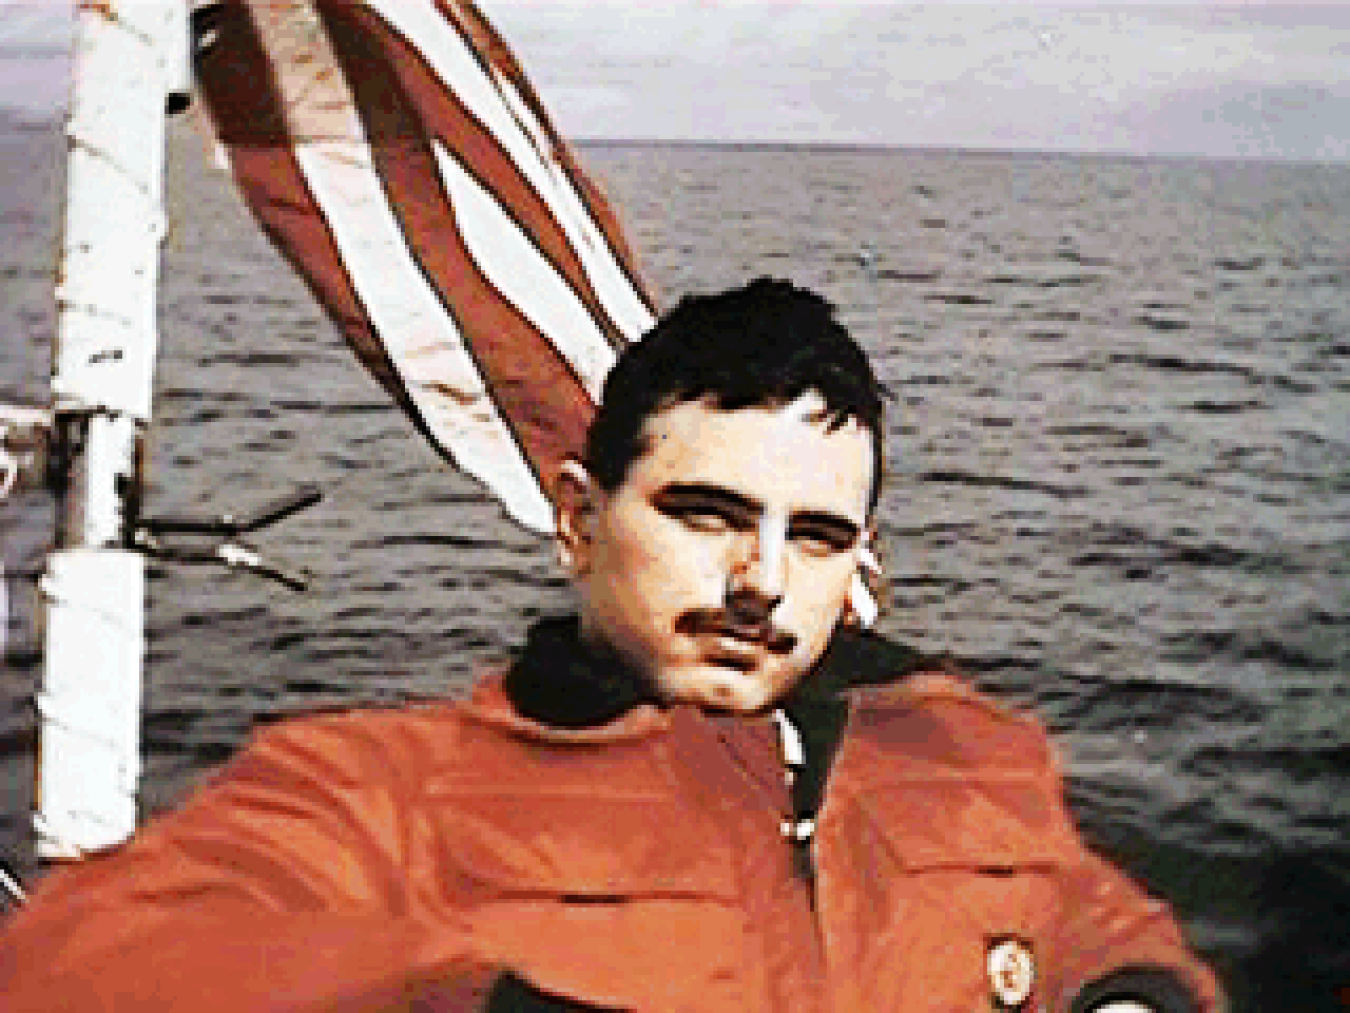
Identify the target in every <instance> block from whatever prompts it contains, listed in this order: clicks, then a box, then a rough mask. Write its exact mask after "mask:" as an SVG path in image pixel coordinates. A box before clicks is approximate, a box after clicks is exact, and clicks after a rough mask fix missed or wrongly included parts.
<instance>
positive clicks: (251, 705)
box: [0, 121, 1350, 1011]
mask: <svg viewBox="0 0 1350 1013" xmlns="http://www.w3.org/2000/svg"><path fill="white" fill-rule="evenodd" d="M61 153H62V142H61V139H60V135H59V131H58V130H57V129H56V128H55V127H53V126H51V125H44V126H23V125H21V124H18V123H16V122H12V121H6V122H3V123H0V400H10V401H13V400H25V401H29V402H35V403H41V402H43V401H45V399H46V396H47V391H46V376H47V370H48V361H49V346H50V341H51V338H52V334H53V331H54V309H53V306H52V279H53V266H54V261H55V252H54V251H55V237H56V234H57V230H58V227H59V218H58V206H59V194H60V171H61V168H60V158H61ZM582 154H583V159H584V161H585V162H586V164H587V165H588V166H590V167H591V168H592V169H593V170H594V172H595V173H596V174H597V175H598V176H599V177H600V178H601V179H602V180H603V181H604V183H605V185H606V186H607V188H608V189H609V191H610V193H611V196H612V198H613V200H614V201H615V203H616V204H617V205H618V207H619V209H620V211H621V213H622V216H623V217H624V219H625V221H626V222H627V225H628V228H629V236H630V239H631V240H632V241H633V243H634V244H635V246H636V247H637V249H638V251H639V253H640V255H641V259H642V261H643V263H644V265H645V268H646V270H647V273H648V276H649V277H650V278H651V279H653V281H654V282H655V285H656V288H657V290H658V291H659V293H660V295H661V297H662V300H663V302H666V303H669V302H671V301H673V300H674V299H675V298H676V297H678V295H679V294H681V293H683V292H686V291H691V290H707V289H715V288H720V287H724V286H726V285H729V284H732V283H736V282H739V281H742V280H746V279H749V278H751V277H754V276H756V275H760V274H771V275H777V276H782V277H789V278H792V279H793V280H795V281H797V282H799V283H802V284H806V285H810V286H812V287H814V288H817V289H818V290H819V291H821V292H822V293H823V294H825V295H826V296H827V297H829V298H830V299H831V300H833V301H834V302H835V303H836V304H838V306H839V307H840V312H841V316H842V317H843V319H844V320H845V321H846V322H847V323H848V324H849V325H850V326H851V327H852V329H853V330H854V332H855V333H856V334H857V335H858V337H859V338H860V339H861V341H862V342H863V343H864V344H865V345H866V346H867V348H868V349H869V350H870V351H871V353H872V354H873V356H874V357H875V360H876V362H877V365H878V368H879V370H880V372H881V374H882V376H883V379H884V381H885V382H886V383H887V385H888V386H889V387H890V389H891V390H892V392H893V393H894V395H895V400H894V402H893V404H892V407H891V412H890V423H889V425H890V447H889V461H888V465H889V473H888V477H887V481H886V486H885V490H884V493H883V499H882V506H881V520H882V533H883V549H884V552H885V557H886V563H887V570H888V574H889V578H890V583H891V597H892V601H891V603H890V606H889V608H888V610H887V611H886V613H885V614H884V615H883V618H882V620H881V621H880V624H879V626H880V628H881V630H882V631H883V632H885V633H887V634H889V635H891V636H893V637H896V638H899V639H902V640H905V641H907V642H910V643H912V644H913V645H915V646H917V647H919V648H921V649H924V650H928V651H943V652H948V653H950V654H952V655H953V656H955V657H956V658H957V659H959V661H960V662H961V663H962V665H963V666H964V667H965V669H966V670H967V671H968V672H969V673H970V674H971V676H972V678H974V679H975V680H976V681H978V683H979V684H980V685H981V686H983V687H984V688H986V689H987V690H989V691H990V692H991V693H994V694H996V695H998V696H999V697H1001V698H1003V699H1005V700H1007V701H1008V702H1010V703H1012V704H1014V705H1017V706H1022V707H1026V708H1028V709H1030V710H1032V711H1034V712H1035V713H1037V714H1038V715H1039V716H1040V717H1041V718H1042V720H1044V721H1045V722H1046V723H1047V724H1048V725H1049V726H1050V728H1051V729H1052V731H1053V732H1054V734H1055V738H1056V741H1057V743H1058V744H1059V746H1060V748H1061V751H1062V754H1063V758H1064V763H1065V766H1066V768H1067V771H1068V773H1069V784H1070V794H1071V800H1072V802H1073V805H1074V809H1075V813H1076V814H1077V816H1078V818H1079V820H1080V822H1081V824H1082V826H1083V828H1084V831H1085V832H1086V833H1087V834H1088V836H1089V837H1090V838H1091V839H1092V840H1093V841H1094V842H1095V843H1096V844H1097V845H1098V846H1099V847H1101V848H1102V849H1103V850H1105V851H1106V852H1107V853H1109V854H1111V855H1112V856H1114V857H1115V858H1116V859H1117V860H1118V861H1119V862H1121V863H1122V864H1123V865H1124V866H1125V867H1126V868H1128V869H1129V870H1130V871H1131V872H1132V873H1133V874H1134V875H1136V876H1138V877H1140V878H1141V879H1143V880H1144V881H1145V882H1146V883H1148V884H1149V885H1150V887H1152V888H1153V889H1154V890H1156V891H1158V892H1159V893H1161V894H1162V895H1163V896H1165V897H1167V898H1168V899H1169V900H1170V901H1171V902H1172V903H1173V904H1174V906H1175V907H1176V908H1177V910H1178V911H1179V912H1180V913H1181V915H1182V917H1183V918H1184V920H1185V922H1186V925H1187V927H1188V930H1189V931H1190V933H1191V935H1192V938H1193V939H1194V940H1195V942H1196V944H1197V946H1199V947H1200V948H1201V949H1202V950H1203V951H1204V952H1206V953H1207V954H1209V955H1210V956H1211V957H1212V958H1213V959H1214V961H1215V962H1216V964H1217V965H1218V966H1219V967H1220V968H1221V970H1222V971H1223V973H1224V975H1225V977H1226V979H1227V981H1228V984H1229V987H1230V990H1231V991H1232V994H1233V997H1234V1005H1235V1008H1236V1009H1238V1010H1253V1011H1255V1010H1260V1011H1275V1010H1299V1011H1303V1010H1314V1011H1315V1010H1321V1009H1328V1010H1330V1009H1337V1008H1341V1007H1340V1006H1339V1005H1338V1004H1337V1002H1336V1000H1335V999H1334V998H1333V995H1334V992H1335V990H1336V988H1337V987H1339V986H1343V985H1350V844H1348V843H1347V835H1348V834H1350V789H1348V787H1347V781H1348V780H1350V636H1347V633H1348V632H1350V463H1348V462H1350V165H1345V164H1325V165H1323V164H1281V163H1269V162H1267V163H1262V162H1223V161H1203V160H1196V161H1185V160H1149V159H1123V158H1088V157H1077V156H1074V157H1070V156H1052V155H1035V154H973V153H968V152H940V151H894V150H888V151H867V150H859V151H851V150H839V149H809V148H774V149H770V148H762V149H757V148H730V147H678V146H657V145H645V146H623V145H608V146H605V145H590V146H586V147H585V148H584V149H583V152H582ZM169 189H170V195H171V206H170V214H171V217H172V232H171V235H170V238H169V241H168V243H167V246H166V250H165V263H164V277H163V285H162V307H161V309H162V347H161V355H160V361H159V370H158V375H157V383H158V390H157V400H156V413H157V414H156V419H155V424H154V427H153V431H152V433H151V437H150V460H149V492H148V500H147V506H146V509H147V512H149V513H198V514H212V513H219V512H222V511H225V510H230V511H235V512H238V511H243V510H248V509H249V508H250V507H251V506H255V505H257V504H259V503H261V502H263V501H265V500H267V499H269V498H271V497H272V496H275V495H280V494H284V493H286V492H287V491H290V490H291V489H293V488H295V487H296V486H298V485H299V484H301V483H304V482H313V483H317V484H319V485H320V486H321V487H322V488H323V490H324V492H325V499H324V501H323V502H322V503H321V504H319V505H318V506H316V507H313V508H311V509H309V510H306V511H304V512H302V513H300V514H298V515H296V516H294V517H292V518H290V519H288V520H285V521H284V522H282V523H280V524H278V525H276V526H275V527H273V528H271V529H268V530H266V531H265V532H262V533H260V534H259V535H258V536H256V538H255V539H254V542H255V544H256V545H258V547H259V548H261V549H262V550H263V551H264V552H265V553H266V554H269V555H274V556H276V557H277V558H279V559H283V560H285V561H287V562H289V563H291V564H294V565H296V566H303V567H306V568H308V569H310V570H312V571H313V572H314V573H315V575H316V577H315V581H314V583H313V585H312V587H311V589H310V590H309V591H308V592H305V593H296V592H293V591H290V590H288V589H286V588H284V587H282V586H280V585H277V584H272V583H267V582H264V581H262V580H260V579H258V578H256V577H252V576H249V575H246V574H239V573H233V572H227V571H224V570H217V569H213V568H208V567H194V566H183V565H174V564H161V563H156V564H154V565H152V566H151V568H150V583H149V596H150V603H149V619H148V622H149V636H148V645H147V648H148V661H147V672H146V679H147V686H146V702H145V708H146V710H145V729H144V742H145V754H146V762H147V773H146V778H145V783H144V799H145V803H146V807H147V809H148V810H149V811H156V810H159V809H162V808H165V807H167V806H171V805H173V804H174V803H175V802H176V801H177V800H178V799H180V798H181V797H182V795H183V793H184V792H185V791H186V790H187V789H188V788H189V786H190V785H191V784H192V783H194V781H195V780H197V779H198V778H200V777H201V776H202V775H203V774H204V773H205V772H207V771H209V770H210V769H211V767H212V766H214V765H215V764H217V763H219V762H220V761H221V760H222V759H224V758H225V757H226V756H228V755H229V754H230V752H231V751H232V750H233V749H234V748H236V747H237V746H238V744H239V743H240V742H241V741H242V740H243V739H244V737H245V736H246V735H247V734H248V730H249V728H250V727H251V726H253V725H255V724H256V723H258V722H262V721H270V720H273V719H276V718H278V717H279V716H282V715H284V714H287V713H292V712H296V711H304V710H310V709H314V708H318V707H329V706H344V705H348V704H356V703H362V702H390V701H395V700H399V699H404V698H407V697H410V696H418V695H427V694H443V693H459V692H462V691H463V689H464V688H465V687H466V686H467V684H468V682H469V680H470V679H471V677H472V672H473V670H474V668H475V667H476V666H477V665H479V664H480V663H482V661H484V660H485V659H487V658H491V657H494V656H498V655H500V653H501V652H503V651H504V650H507V649H509V648H510V647H511V646H512V645H514V644H516V643H518V642H519V641H520V639H521V634H522V631H523V629H524V627H525V625H526V624H527V623H528V622H529V621H530V620H531V619H532V618H534V617H537V616H539V615H541V614H548V613H553V612H557V611H561V610H563V609H566V608H567V607H568V603H569V597H568V591H567V588H566V585H565V582H564V581H563V579H562V575H561V573H560V572H559V571H558V569H557V568H556V566H555V565H554V563H553V560H552V553H551V551H550V549H549V547H548V546H547V545H545V544H542V543H541V542H540V541H539V540H538V539H536V538H535V537H534V536H532V535H529V534H527V533H525V532H522V531H520V530H518V529H517V528H515V527H514V526H513V525H511V524H510V523H509V522H507V521H506V520H505V519H504V518H503V515H502V514H501V512H500V511H499V510H498V509H497V508H496V507H495V506H494V505H493V503H492V501H491V500H489V499H488V498H486V497H485V496H484V495H483V494H482V493H481V492H480V490H479V489H478V488H477V487H476V486H475V485H474V484H473V483H472V482H470V481H468V480H466V479H464V478H463V477H462V476H459V475H456V474H453V473H451V472H449V471H447V470H446V468H445V467H444V466H443V465H442V464H441V463H440V461H439V459H438V458H437V456H436V455H435V454H434V453H433V452H432V451H431V450H430V449H429V448H428V447H426V446H424V445H423V444H422V442H421V441H420V438H419V437H417V436H416V434H415V433H414V432H413V430H412V428H411V426H410V425H409V424H408V423H407V422H406V421H405V420H404V419H403V417H402V416H401V415H400V414H399V413H398V412H397V410H395V409H394V408H393V407H392V406H391V405H390V404H389V403H388V402H387V400H386V399H385V397H384V396H383V395H382V393H381V392H380V391H379V390H378V388H377V387H376V385H375V384H374V382H373V381H371V380H370V379H368V378H367V377H366V376H365V375H364V374H363V373H362V372H361V371H360V369H359V367H358V366H357V365H356V363H355V361H354V359H353V358H352V356H350V355H349V353H347V351H346V350H345V349H344V347H343V346H342V344H341V342H340V341H339V339H338V337H337V335H336V332H335V331H334V329H333V328H332V327H331V326H330V325H329V324H328V323H327V321H326V320H325V319H323V318H322V317H321V316H320V314H319V313H318V312H317V311H316V309H315V306H314V304H313V303H312V301H311V300H310V298H309V297H308V295H307V293H306V291H305V289H304V287H303V286H302V285H301V283H300V282H299V281H298V280H297V279H296V278H295V277H293V276H292V275H291V273H290V272H289V270H288V269H287V268H286V267H285V266H284V264H282V263H281V261H280V260H279V258H278V257H277V256H276V255H275V253H273V251H272V250H271V249H270V247H268V245H267V244H266V242H265V240H263V239H262V237H261V236H260V234H259V233H258V232H257V230H256V229H255V228H254V227H253V226H252V225H251V223H250V221H249V219H248V218H247V216H246V214H245V212H244V211H243V209H242V207H241V206H240V204H239V203H238V201H237V199H236V198H235V196H234V194H233V192H232V191H231V189H230V187H229V185H228V183H227V182H226V181H225V180H224V179H223V177H222V176H221V175H220V174H219V172H218V171H217V170H216V169H215V168H214V167H213V166H211V165H210V164H209V159H208V158H207V156H206V153H205V149H204V146H203V144H202V143H201V142H200V140H199V139H198V138H196V137H195V136H194V135H193V134H192V133H191V132H190V130H189V129H187V128H186V127H185V126H184V125H183V124H177V123H176V124H175V125H174V128H173V131H172V164H171V166H170V187H169ZM50 517H51V503H50V501H49V500H48V499H47V497H46V495H45V493H43V492H41V491H27V492H24V493H21V494H18V495H16V496H14V497H12V498H11V499H10V500H9V501H8V502H6V503H4V504H0V539H2V540H3V552H4V559H5V564H6V567H7V570H8V577H7V579H6V581H5V587H6V590H7V592H8V594H9V596H10V598H11V599H12V600H13V601H14V602H15V603H16V606H17V611H18V612H19V614H20V616H21V618H20V620H19V621H17V622H16V623H15V624H14V625H13V626H12V628H11V630H10V637H9V642H8V647H7V653H6V659H5V665H4V667H3V668H2V669H0V856H3V858H4V860H5V861H6V862H7V863H8V864H10V865H12V866H15V867H17V868H19V869H21V870H26V869H29V868H30V867H31V856H30V855H29V853H28V850H27V844H26V843H25V837H26V825H27V819H28V811H29V809H30V807H31V797H32V776H31V772H32V760H31V755H32V748H33V740H34V732H33V729H34V724H35V720H34V714H33V710H32V706H31V695H32V693H33V691H34V689H35V687H36V683H37V680H38V678H39V674H40V662H39V657H38V652H37V645H38V642H39V638H38V634H37V632H36V628H35V627H34V625H33V624H32V621H31V611H32V610H31V608H30V607H29V606H30V605H31V602H32V598H33V593H34V592H33V581H32V579H31V577H29V576H26V575H25V571H33V570H35V569H37V568H39V567H40V564H41V550H42V546H43V544H44V542H45V539H46V537H47V533H48V530H49V524H50ZM24 616H27V618H22V617H24Z"/></svg>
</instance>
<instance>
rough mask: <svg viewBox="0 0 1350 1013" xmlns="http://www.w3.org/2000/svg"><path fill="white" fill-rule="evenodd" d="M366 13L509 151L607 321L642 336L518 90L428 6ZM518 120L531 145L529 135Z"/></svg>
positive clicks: (385, 3) (412, 3) (637, 311)
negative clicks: (485, 65)
mask: <svg viewBox="0 0 1350 1013" xmlns="http://www.w3.org/2000/svg"><path fill="white" fill-rule="evenodd" d="M370 6H371V7H372V8H374V9H375V10H376V11H377V12H378V13H379V14H380V15H381V16H382V17H383V18H384V19H385V20H386V21H387V22H388V23H389V25H390V26H391V27H393V28H395V29H396V30H397V31H398V32H399V34H401V35H402V36H403V37H404V38H405V39H407V40H408V42H409V43H411V44H412V46H413V47H414V48H415V49H417V50H418V51H419V52H420V53H421V54H422V56H423V57H424V58H425V59H426V61H427V63H428V64H429V65H430V66H431V68H432V69H433V70H434V71H435V72H436V75H437V76H438V77H439V78H440V79H441V83H442V85H443V86H444V87H445V88H446V89H448V90H449V91H450V92H452V93H453V94H455V95H456V96H457V97H458V98H459V100H460V101H461V102H463V103H464V106H465V108H467V109H468V110H469V112H471V113H472V114H473V115H474V116H475V117H476V118H477V119H478V120H479V122H481V123H482V124H483V125H484V127H485V128H486V129H487V130H488V131H489V132H490V133H491V134H492V135H493V136H494V137H495V138H496V139H497V141H498V143H500V144H501V145H502V147H503V148H504V149H505V150H506V151H507V153H508V154H509V155H510V156H511V160H512V161H513V162H514V163H515V164H516V167H517V168H518V169H519V170H520V171H521V173H522V174H523V175H524V176H525V178H526V179H527V180H528V181H529V183H530V185H531V186H532V187H533V188H534V190H535V192H536V193H537V194H538V195H539V197H540V198H541V199H542V200H543V201H544V203H545V204H547V205H548V207H549V210H550V211H551V212H552V214H553V217H554V218H555V219H556V220H557V222H558V224H559V225H560V226H561V227H562V229H563V232H564V234H565V235H566V236H567V238H568V242H569V243H570V244H571V246H572V249H573V250H574V251H575V252H576V255H577V257H578V259H579V260H580V261H581V263H582V266H583V268H584V269H585V271H586V274H587V276H588V278H589V280H590V282H591V286H592V287H593V288H594V289H595V292H596V295H597V296H598V297H599V298H600V301H601V303H602V305H603V306H604V307H605V311H606V312H607V313H608V314H609V316H610V319H612V320H613V321H614V323H615V325H616V326H617V327H618V328H619V330H620V331H621V332H622V333H623V335H624V336H625V337H626V338H627V339H628V340H629V341H636V340H637V339H638V338H639V337H641V336H642V334H643V333H644V332H645V331H646V330H647V328H649V327H650V326H651V324H652V323H653V318H652V315H651V314H650V313H649V312H648V310H647V308H646V306H644V305H643V304H642V301H641V299H639V298H638V296H637V294H636V293H635V292H634V291H633V287H632V285H631V284H630V283H629V281H628V278H627V276H626V275H625V274H624V272H623V270H622V268H620V266H619V264H618V262H617V260H616V259H615V257H614V253H613V251H612V250H611V249H610V246H609V243H608V242H607V241H606V240H605V238H604V236H603V235H602V234H601V233H600V231H599V230H598V229H597V228H596V227H595V225H594V222H593V221H592V220H591V218H590V215H589V213H588V212H587V211H586V209H585V204H584V203H583V202H582V200H581V198H580V196H579V195H578V194H577V192H576V190H575V188H574V187H573V186H572V182H571V180H570V179H568V177H567V174H566V173H565V172H563V171H562V169H561V167H560V166H558V165H557V164H556V163H555V162H553V160H552V159H545V158H544V157H543V155H542V152H543V151H547V150H548V144H547V139H546V138H545V137H544V134H543V130H542V129H541V128H540V126H539V124H538V123H537V122H536V121H535V119H534V117H533V116H531V115H530V113H529V110H528V109H527V108H526V106H525V103H524V102H522V101H521V100H520V98H519V96H518V95H516V93H515V90H514V89H513V88H511V87H510V85H509V84H507V82H506V81H505V80H503V79H502V77H501V75H500V74H494V75H493V77H491V78H490V77H488V76H487V75H486V74H484V73H483V69H482V67H481V66H480V65H479V63H478V61H477V60H476V59H474V56H473V54H472V52H471V51H470V50H469V48H468V47H467V46H466V45H465V43H464V40H463V38H462V37H461V36H460V34H459V33H458V32H457V31H456V30H455V29H454V28H453V26H451V25H449V24H447V23H446V21H445V19H444V18H443V17H442V16H441V14H440V12H439V11H438V10H436V8H435V6H434V4H433V3H432V2H431V0H370ZM494 79H495V86H494ZM498 87H500V88H501V91H499V90H498ZM503 95H505V96H507V97H506V98H504V97H503ZM522 119H523V121H524V122H525V123H526V124H527V125H528V126H529V128H530V129H531V130H532V132H533V133H534V135H535V138H536V139H532V138H531V137H529V136H527V135H526V133H525V131H524V130H523V129H522V124H521V121H522Z"/></svg>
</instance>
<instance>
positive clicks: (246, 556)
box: [132, 485, 323, 591]
mask: <svg viewBox="0 0 1350 1013" xmlns="http://www.w3.org/2000/svg"><path fill="white" fill-rule="evenodd" d="M322 499H323V493H322V492H320V490H319V488H318V487H317V486H314V485H303V486H301V487H300V488H299V489H297V490H296V491H295V492H293V493H289V494H287V495H285V496H281V497H279V498H277V499H274V500H269V501H268V502H266V503H264V504H262V505H261V506H259V507H258V508H257V509H255V510H253V511H252V512H251V513H248V514H244V515H243V516H236V515H235V514H231V513H223V514H221V515H220V516H218V517H184V516H175V515H165V516H162V517H145V518H142V519H141V520H140V521H139V522H137V524H136V526H135V528H134V530H133V533H132V544H133V545H134V546H135V547H136V548H137V549H139V550H140V551H142V552H144V553H145V554H146V555H148V556H152V557H154V558H155V559H162V560H166V561H168V562H173V563H216V564H220V565H223V566H229V567H232V568H237V569H242V570H248V571H249V572H251V573H256V574H258V575H259V576H261V577H267V578H269V579H271V580H276V581H279V582H280V583H282V584H285V585H286V586H287V587H290V588H292V589H293V590H296V591H303V590H305V589H306V588H307V587H308V586H309V582H310V580H311V579H312V577H313V575H312V574H311V573H309V572H308V571H307V570H304V569H300V568H298V567H295V566H291V565H290V564H287V563H285V562H284V561H281V560H277V559H268V558H266V557H264V556H263V555H262V553H261V552H259V551H258V550H257V549H256V548H254V547H253V546H251V545H249V544H248V543H246V542H244V541H242V540H241V539H240V538H239V537H238V536H240V535H245V534H248V533H250V532H253V531H259V530H261V529H262V528H265V527H269V526H271V525H273V524H275V523H277V522H278V521H281V520H284V519H285V518H287V517H290V516H292V515H293V514H296V513H298V512H299V511H301V510H303V509H305V508H306V507H310V506H313V505H314V504H315V503H318V502H319V501H320V500H322ZM165 535H196V536H212V537H215V538H221V539H223V541H219V542H214V543H210V542H208V543H205V544H201V543H198V544H172V543H169V542H166V541H165V539H164V536H165Z"/></svg>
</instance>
